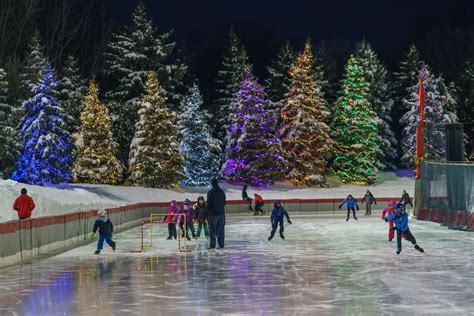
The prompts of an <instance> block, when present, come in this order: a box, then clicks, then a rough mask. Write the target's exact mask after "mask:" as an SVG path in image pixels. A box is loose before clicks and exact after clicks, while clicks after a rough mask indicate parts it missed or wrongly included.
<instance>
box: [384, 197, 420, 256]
mask: <svg viewBox="0 0 474 316" xmlns="http://www.w3.org/2000/svg"><path fill="white" fill-rule="evenodd" d="M395 210H396V211H395V213H393V214H392V215H390V216H386V217H385V221H386V222H388V221H391V220H395V228H396V230H397V255H399V254H400V252H401V251H402V234H403V235H404V237H405V239H406V240H408V241H411V243H412V244H413V245H415V249H416V250H418V251H419V252H422V253H423V252H425V251H424V250H423V248H421V247H420V246H418V244H417V243H416V239H415V236H413V234H412V233H411V231H410V229H409V228H408V214H407V213H406V212H405V207H404V206H403V205H402V204H400V203H397V204H396V205H395Z"/></svg>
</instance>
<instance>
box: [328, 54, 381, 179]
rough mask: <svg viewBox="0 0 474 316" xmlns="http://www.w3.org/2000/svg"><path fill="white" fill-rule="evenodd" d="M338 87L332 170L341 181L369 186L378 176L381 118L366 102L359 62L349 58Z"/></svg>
mask: <svg viewBox="0 0 474 316" xmlns="http://www.w3.org/2000/svg"><path fill="white" fill-rule="evenodd" d="M341 86H342V91H341V95H342V96H341V97H340V98H339V100H338V102H337V111H336V113H335V117H334V120H333V122H332V131H333V135H334V140H335V142H336V146H335V147H336V157H335V159H334V160H333V169H334V170H335V172H336V175H337V176H338V177H339V178H340V179H341V180H342V181H343V182H352V183H356V184H371V183H374V182H375V180H376V177H377V171H378V170H377V157H380V152H381V149H380V144H381V142H382V139H381V138H380V136H379V135H378V126H379V124H380V119H379V118H378V117H377V114H376V113H375V112H374V111H373V110H372V106H371V104H370V102H369V95H368V92H369V90H370V87H369V86H368V84H367V82H366V81H365V76H364V68H363V65H362V62H361V61H360V60H359V59H358V58H356V57H354V56H352V55H351V57H350V58H349V60H348V62H347V65H346V68H345V72H344V79H343V80H342V82H341Z"/></svg>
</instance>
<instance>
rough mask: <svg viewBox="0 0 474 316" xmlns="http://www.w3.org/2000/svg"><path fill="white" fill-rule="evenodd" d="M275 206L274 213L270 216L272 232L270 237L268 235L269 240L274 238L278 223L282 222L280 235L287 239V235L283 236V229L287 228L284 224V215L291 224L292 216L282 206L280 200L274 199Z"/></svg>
mask: <svg viewBox="0 0 474 316" xmlns="http://www.w3.org/2000/svg"><path fill="white" fill-rule="evenodd" d="M273 206H274V208H273V210H272V215H271V216H270V222H271V223H272V232H271V234H270V237H268V241H270V240H272V238H273V236H275V232H276V230H277V227H278V224H280V237H281V239H283V240H285V236H283V231H284V230H285V227H284V226H283V217H286V220H287V221H288V224H290V225H291V220H290V216H289V215H288V212H287V211H286V209H285V208H284V207H283V206H281V202H280V200H275V201H273Z"/></svg>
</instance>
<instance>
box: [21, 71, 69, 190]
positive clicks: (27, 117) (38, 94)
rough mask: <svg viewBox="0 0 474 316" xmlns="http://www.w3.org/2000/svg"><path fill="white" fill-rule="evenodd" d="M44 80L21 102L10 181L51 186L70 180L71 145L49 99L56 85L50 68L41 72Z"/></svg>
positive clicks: (56, 107)
mask: <svg viewBox="0 0 474 316" xmlns="http://www.w3.org/2000/svg"><path fill="white" fill-rule="evenodd" d="M41 73H43V77H42V79H41V81H40V82H39V83H38V84H36V85H34V84H33V85H31V88H32V91H33V93H34V94H35V95H34V96H33V97H31V98H30V99H28V100H27V101H25V102H24V103H23V113H24V116H23V118H22V120H21V122H20V128H19V137H20V139H21V145H22V148H21V155H20V157H19V158H18V161H17V169H16V171H15V172H14V173H13V177H12V178H13V179H14V180H16V181H19V182H24V183H29V184H37V185H51V184H57V183H64V182H68V181H69V180H70V179H71V165H72V162H73V160H74V158H73V154H74V153H73V146H72V141H71V137H70V135H69V133H68V132H67V130H66V129H65V122H64V117H65V113H64V112H63V110H62V108H61V107H60V106H59V105H58V102H57V100H56V98H55V97H53V96H52V91H51V90H52V89H53V88H54V87H55V86H56V85H57V79H56V77H55V75H54V69H53V67H52V66H51V65H48V66H46V68H45V69H44V70H43V71H42V72H41Z"/></svg>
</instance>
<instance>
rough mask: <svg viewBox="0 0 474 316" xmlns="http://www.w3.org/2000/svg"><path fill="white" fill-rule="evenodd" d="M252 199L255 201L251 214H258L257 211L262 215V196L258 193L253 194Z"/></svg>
mask: <svg viewBox="0 0 474 316" xmlns="http://www.w3.org/2000/svg"><path fill="white" fill-rule="evenodd" d="M254 197H255V199H254V201H255V213H253V215H258V213H260V215H263V209H262V207H263V205H264V203H263V198H262V197H261V196H260V195H258V194H257V193H255V194H254Z"/></svg>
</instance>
